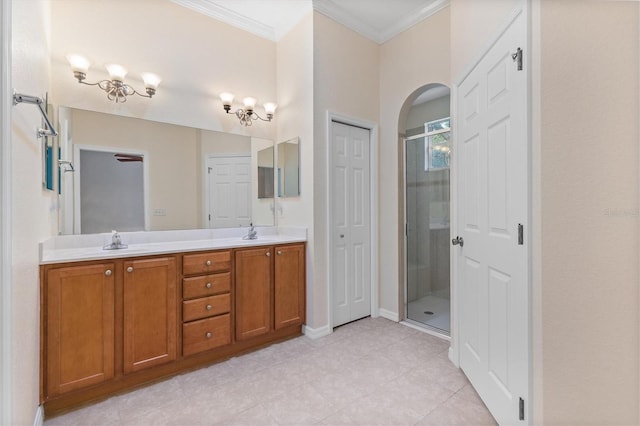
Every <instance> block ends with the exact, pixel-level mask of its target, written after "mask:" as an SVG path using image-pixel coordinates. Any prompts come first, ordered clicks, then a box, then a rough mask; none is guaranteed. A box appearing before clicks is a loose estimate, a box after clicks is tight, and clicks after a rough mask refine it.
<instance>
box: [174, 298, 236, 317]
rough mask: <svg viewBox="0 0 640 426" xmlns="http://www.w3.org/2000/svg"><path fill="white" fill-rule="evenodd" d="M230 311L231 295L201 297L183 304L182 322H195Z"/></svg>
mask: <svg viewBox="0 0 640 426" xmlns="http://www.w3.org/2000/svg"><path fill="white" fill-rule="evenodd" d="M230 310H231V295H230V294H229V293H226V294H219V295H217V296H210V297H201V298H200V299H194V300H188V301H185V302H182V320H183V321H184V322H187V321H193V320H196V319H200V318H206V317H210V316H213V315H220V314H226V313H227V312H229V311H230Z"/></svg>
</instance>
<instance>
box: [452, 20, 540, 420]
mask: <svg viewBox="0 0 640 426" xmlns="http://www.w3.org/2000/svg"><path fill="white" fill-rule="evenodd" d="M525 31H526V27H525V20H524V16H523V15H520V16H519V17H518V18H517V19H516V21H514V23H513V24H512V25H511V26H510V27H509V29H508V30H507V31H506V32H505V33H504V34H503V35H502V36H501V38H500V39H499V40H498V41H497V43H496V44H495V45H494V46H493V47H492V48H491V49H490V51H489V52H488V53H487V54H486V55H485V56H484V57H483V59H482V60H481V61H480V63H479V64H478V65H477V66H476V68H475V69H474V70H473V71H472V73H471V74H470V75H469V76H468V77H467V78H466V79H465V80H464V81H463V82H462V83H461V85H460V87H459V90H458V97H457V101H458V119H457V121H458V122H457V123H455V125H456V129H457V131H458V136H457V141H458V146H457V150H456V152H457V155H458V156H459V159H458V163H457V164H458V166H459V171H458V197H457V199H458V212H459V213H458V219H457V229H458V232H459V236H460V237H462V238H463V242H464V245H463V246H461V247H460V246H459V248H457V249H456V251H455V252H454V253H455V254H457V255H458V270H457V272H458V274H457V275H458V292H457V293H458V300H457V302H456V309H458V312H459V344H460V348H459V352H460V367H461V368H462V369H463V371H464V372H465V374H466V375H467V376H468V378H469V380H470V381H471V383H472V384H473V386H474V387H475V388H476V390H477V391H478V393H479V395H480V396H481V397H482V399H483V401H484V402H485V404H486V405H487V407H488V408H489V410H490V411H491V413H492V414H493V416H494V417H495V418H496V420H497V421H498V423H500V424H515V423H524V422H526V421H527V419H524V420H522V419H521V413H520V409H521V401H520V399H521V398H522V400H523V403H526V402H527V400H528V394H529V392H528V388H529V374H528V365H529V355H528V354H529V327H528V321H529V314H528V306H529V290H528V266H527V249H526V246H525V245H523V244H520V242H519V238H518V230H519V225H522V226H523V227H524V229H526V226H527V211H528V198H527V194H528V189H527V188H528V185H527V179H528V177H527V176H528V175H527V170H528V167H527V118H526V113H527V108H526V101H527V93H526V90H527V80H526V74H525V72H524V71H519V70H518V66H517V62H514V60H513V58H512V54H514V53H515V52H516V51H517V49H518V47H521V48H524V47H525V43H526V35H525V34H526V33H525Z"/></svg>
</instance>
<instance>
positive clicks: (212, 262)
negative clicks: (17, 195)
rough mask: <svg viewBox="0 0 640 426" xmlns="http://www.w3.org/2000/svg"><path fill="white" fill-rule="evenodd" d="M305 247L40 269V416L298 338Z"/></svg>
mask: <svg viewBox="0 0 640 426" xmlns="http://www.w3.org/2000/svg"><path fill="white" fill-rule="evenodd" d="M304 315H305V244H304V243H300V244H299V243H293V244H282V245H279V246H255V247H246V248H240V249H222V250H210V251H202V252H189V253H175V254H167V255H156V256H148V257H131V258H122V259H109V260H108V261H99V260H96V261H85V262H77V263H63V264H50V265H42V266H41V324H42V334H41V336H42V337H41V345H42V352H41V353H42V357H41V366H42V368H41V374H42V376H41V402H42V403H43V404H44V407H45V415H50V414H52V413H56V412H60V411H63V410H67V409H69V408H71V407H74V406H77V405H80V404H83V403H86V402H89V401H93V400H98V399H100V398H104V397H106V396H109V395H113V394H114V393H115V392H120V391H123V390H127V389H131V388H133V387H136V386H140V385H142V384H144V383H148V382H150V381H154V380H158V379H160V378H164V377H169V376H171V375H174V374H178V373H181V372H184V371H187V370H191V369H194V368H197V367H200V366H205V365H208V364H211V363H213V362H216V361H221V360H224V359H227V358H229V357H231V356H235V355H237V354H240V353H243V352H246V351H249V350H252V349H256V348H259V347H262V346H264V345H267V344H270V343H273V342H277V341H280V340H284V339H287V338H291V337H295V336H299V335H300V334H301V331H302V330H301V325H302V324H303V323H304Z"/></svg>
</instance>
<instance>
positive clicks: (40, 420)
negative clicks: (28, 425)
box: [33, 405, 44, 426]
mask: <svg viewBox="0 0 640 426" xmlns="http://www.w3.org/2000/svg"><path fill="white" fill-rule="evenodd" d="M43 424H44V408H42V405H38V409H37V410H36V417H35V419H34V420H33V426H42V425H43Z"/></svg>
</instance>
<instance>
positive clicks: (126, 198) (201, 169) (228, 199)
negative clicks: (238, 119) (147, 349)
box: [58, 107, 275, 234]
mask: <svg viewBox="0 0 640 426" xmlns="http://www.w3.org/2000/svg"><path fill="white" fill-rule="evenodd" d="M58 116H59V121H60V128H61V130H62V131H61V134H60V138H59V143H60V157H61V158H62V159H63V160H69V161H71V162H72V163H73V165H74V167H75V172H74V173H63V174H62V175H61V182H60V192H61V195H60V197H61V210H60V230H61V233H63V234H71V233H74V234H88V233H99V232H109V231H111V230H112V229H117V230H119V231H139V230H151V231H158V230H175V229H196V228H230V227H239V226H241V227H244V226H249V224H250V223H253V224H254V225H256V226H273V225H274V223H275V220H274V197H273V194H274V178H273V172H272V174H271V179H270V181H269V178H268V177H267V178H263V179H260V182H259V181H258V180H259V179H258V178H259V174H260V170H264V169H269V168H271V170H273V169H274V159H273V141H270V140H266V139H261V138H253V137H248V136H242V135H235V134H229V133H223V132H216V131H211V130H203V129H196V128H191V127H185V126H178V125H174V124H167V123H160V122H155V121H149V120H142V119H137V118H130V117H123V116H118V115H112V114H105V113H99V112H93V111H86V110H81V109H74V108H67V107H60V108H59V114H58Z"/></svg>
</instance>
